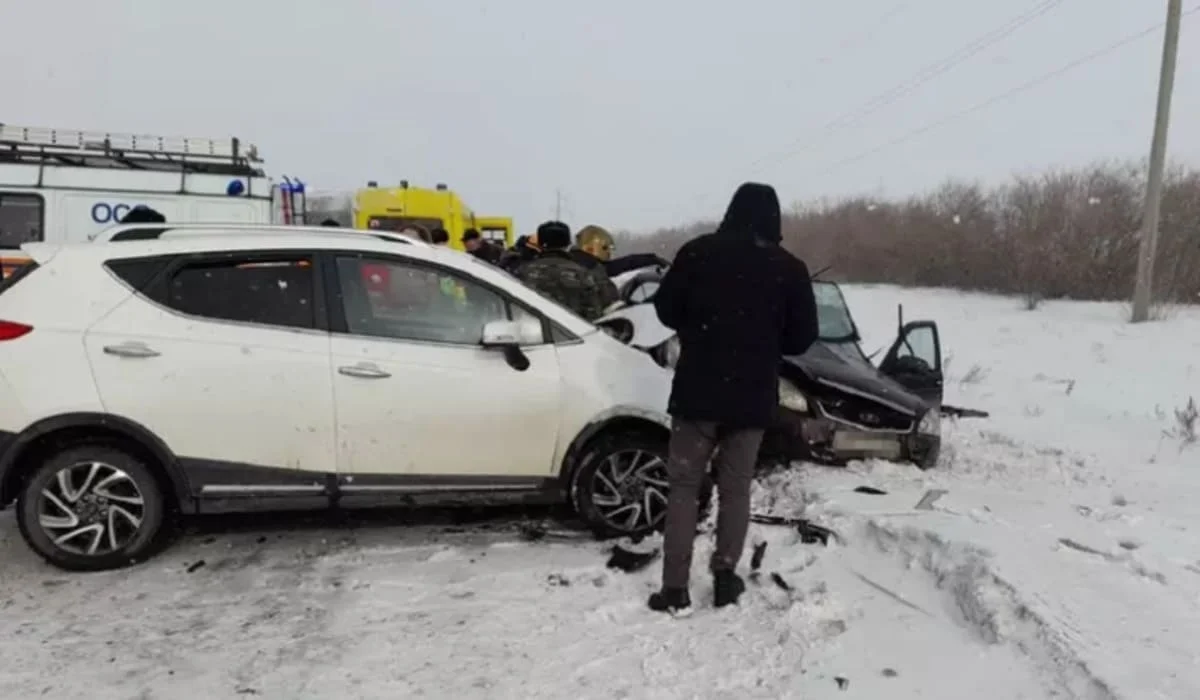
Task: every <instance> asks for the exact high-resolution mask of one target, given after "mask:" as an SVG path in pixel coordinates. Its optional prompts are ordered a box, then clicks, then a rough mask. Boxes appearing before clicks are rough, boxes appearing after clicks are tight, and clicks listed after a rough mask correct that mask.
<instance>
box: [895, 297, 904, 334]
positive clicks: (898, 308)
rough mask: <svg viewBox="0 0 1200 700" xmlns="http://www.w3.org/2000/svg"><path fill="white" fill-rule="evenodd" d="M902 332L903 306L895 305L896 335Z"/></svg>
mask: <svg viewBox="0 0 1200 700" xmlns="http://www.w3.org/2000/svg"><path fill="white" fill-rule="evenodd" d="M903 332H904V304H896V333H898V334H899V333H903Z"/></svg>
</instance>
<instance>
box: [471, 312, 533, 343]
mask: <svg viewBox="0 0 1200 700" xmlns="http://www.w3.org/2000/svg"><path fill="white" fill-rule="evenodd" d="M541 342H542V324H541V322H539V321H538V320H537V319H522V320H520V321H489V322H488V323H486V324H484V326H483V338H482V339H481V340H480V344H481V345H483V347H485V348H504V347H510V346H516V347H520V346H522V345H537V344H539V343H541Z"/></svg>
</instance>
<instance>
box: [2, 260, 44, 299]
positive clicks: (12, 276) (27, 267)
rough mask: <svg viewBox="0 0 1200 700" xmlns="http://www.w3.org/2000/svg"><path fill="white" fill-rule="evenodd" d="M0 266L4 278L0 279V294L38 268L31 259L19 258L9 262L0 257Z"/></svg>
mask: <svg viewBox="0 0 1200 700" xmlns="http://www.w3.org/2000/svg"><path fill="white" fill-rule="evenodd" d="M10 264H11V268H10ZM0 268H3V277H4V278H3V279H0V294H3V293H5V292H7V291H8V290H10V289H12V288H13V287H15V286H17V282H20V281H21V280H23V279H25V278H26V277H28V276H29V275H30V274H32V273H33V271H34V270H36V269H37V268H38V264H37V263H35V262H34V261H32V260H19V261H14V262H11V263H10V262H9V261H7V260H3V259H2V258H0Z"/></svg>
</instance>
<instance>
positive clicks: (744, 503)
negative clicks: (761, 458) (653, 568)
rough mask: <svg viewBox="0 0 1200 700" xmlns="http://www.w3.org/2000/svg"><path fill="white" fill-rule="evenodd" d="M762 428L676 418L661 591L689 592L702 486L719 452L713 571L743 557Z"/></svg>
mask: <svg viewBox="0 0 1200 700" xmlns="http://www.w3.org/2000/svg"><path fill="white" fill-rule="evenodd" d="M762 436H763V431H762V430H728V429H725V430H723V429H721V427H720V426H719V425H717V424H716V423H710V422H704V421H687V420H681V419H678V418H676V419H675V420H674V421H673V423H672V426H671V445H670V453H671V454H670V459H669V460H668V462H667V471H668V473H669V476H670V482H671V490H670V495H669V498H668V500H667V518H666V531H665V533H664V541H663V587H664V588H686V587H687V585H688V578H689V574H690V573H691V569H692V545H693V543H694V541H695V539H696V526H697V522H696V520H697V518H698V510H699V503H698V500H699V496H700V487H701V484H702V483H703V481H704V476H705V473H706V472H707V471H708V465H709V461H710V460H711V459H712V458H713V453H714V452H715V453H716V462H715V467H716V481H717V494H718V496H719V498H720V503H719V506H720V511H719V512H718V514H717V547H716V550H714V551H713V556H712V560H711V561H710V562H709V568H710V569H711V570H713V571H718V570H732V569H735V568H736V567H737V564H738V561H739V560H740V559H741V558H742V549H743V548H744V547H745V544H746V532H747V530H748V529H749V528H750V484H751V482H752V481H753V480H754V465H755V462H756V460H757V458H758V448H759V445H760V444H761V443H762Z"/></svg>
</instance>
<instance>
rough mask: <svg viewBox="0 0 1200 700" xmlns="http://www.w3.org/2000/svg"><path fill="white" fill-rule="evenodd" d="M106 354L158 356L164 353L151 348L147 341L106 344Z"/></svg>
mask: <svg viewBox="0 0 1200 700" xmlns="http://www.w3.org/2000/svg"><path fill="white" fill-rule="evenodd" d="M104 354H106V355H116V356H117V357H158V356H159V355H161V354H162V353H160V352H158V351H157V350H152V349H150V347H148V346H147V345H146V344H145V343H121V344H120V345H105V346H104Z"/></svg>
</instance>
